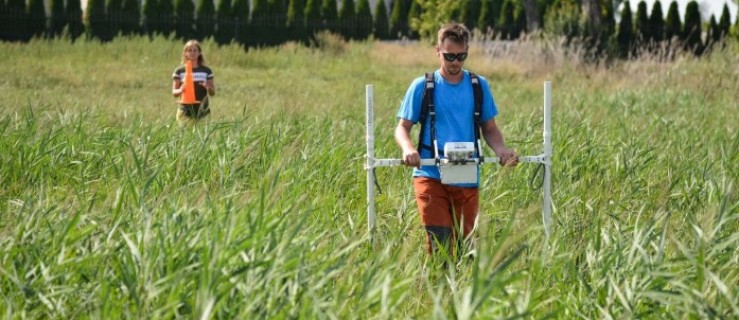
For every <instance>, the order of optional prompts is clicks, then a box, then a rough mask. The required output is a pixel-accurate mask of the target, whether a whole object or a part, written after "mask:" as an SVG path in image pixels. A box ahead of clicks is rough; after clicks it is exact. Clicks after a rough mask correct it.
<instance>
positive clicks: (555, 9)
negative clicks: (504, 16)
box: [508, 0, 582, 41]
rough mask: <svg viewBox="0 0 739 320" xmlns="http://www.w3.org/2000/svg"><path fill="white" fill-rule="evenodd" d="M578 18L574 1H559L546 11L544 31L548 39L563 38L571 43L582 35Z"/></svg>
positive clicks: (577, 9)
mask: <svg viewBox="0 0 739 320" xmlns="http://www.w3.org/2000/svg"><path fill="white" fill-rule="evenodd" d="M508 10H510V9H508ZM580 16H581V13H580V7H579V6H578V5H577V3H575V1H573V0H561V1H559V2H557V4H555V5H553V6H552V7H550V8H549V9H548V10H547V11H546V13H545V15H544V31H545V32H546V33H547V35H548V36H550V37H560V36H564V37H565V39H567V41H571V40H572V39H575V38H577V37H579V36H580V34H581V33H582V29H581V25H580Z"/></svg>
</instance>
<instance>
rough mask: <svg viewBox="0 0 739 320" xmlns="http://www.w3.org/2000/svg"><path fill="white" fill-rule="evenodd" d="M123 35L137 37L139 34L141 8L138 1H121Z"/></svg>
mask: <svg viewBox="0 0 739 320" xmlns="http://www.w3.org/2000/svg"><path fill="white" fill-rule="evenodd" d="M122 13H123V16H122V17H123V26H122V30H121V31H122V32H123V35H139V34H140V33H141V8H139V0H123V10H122Z"/></svg>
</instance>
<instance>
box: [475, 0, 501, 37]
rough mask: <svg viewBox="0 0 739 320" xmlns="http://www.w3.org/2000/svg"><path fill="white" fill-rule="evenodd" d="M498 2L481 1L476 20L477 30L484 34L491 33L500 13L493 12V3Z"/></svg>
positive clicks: (492, 0)
mask: <svg viewBox="0 0 739 320" xmlns="http://www.w3.org/2000/svg"><path fill="white" fill-rule="evenodd" d="M495 2H500V0H482V3H481V6H480V16H479V17H478V19H477V26H476V28H477V30H478V31H480V32H483V33H485V34H488V33H491V32H492V31H493V29H494V28H495V27H496V23H497V20H498V19H497V18H498V17H499V16H500V12H495V11H494V10H495V9H494V3H495Z"/></svg>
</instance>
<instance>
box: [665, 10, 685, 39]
mask: <svg viewBox="0 0 739 320" xmlns="http://www.w3.org/2000/svg"><path fill="white" fill-rule="evenodd" d="M682 29H683V27H682V22H681V21H680V12H679V11H678V9H677V2H676V1H672V2H671V3H670V8H669V9H667V18H665V39H666V40H667V41H668V42H672V41H673V38H675V39H674V41H678V39H680V38H681V35H680V34H681V33H682Z"/></svg>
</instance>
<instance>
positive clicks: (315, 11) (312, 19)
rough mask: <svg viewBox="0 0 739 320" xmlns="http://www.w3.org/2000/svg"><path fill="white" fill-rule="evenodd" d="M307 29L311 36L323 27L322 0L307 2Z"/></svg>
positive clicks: (309, 0) (305, 12)
mask: <svg viewBox="0 0 739 320" xmlns="http://www.w3.org/2000/svg"><path fill="white" fill-rule="evenodd" d="M304 15H305V29H306V32H307V34H308V37H309V38H311V39H312V38H313V37H314V35H315V34H316V33H317V32H318V31H320V30H321V28H323V26H322V20H321V0H308V2H307V3H306V4H305V11H304Z"/></svg>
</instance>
